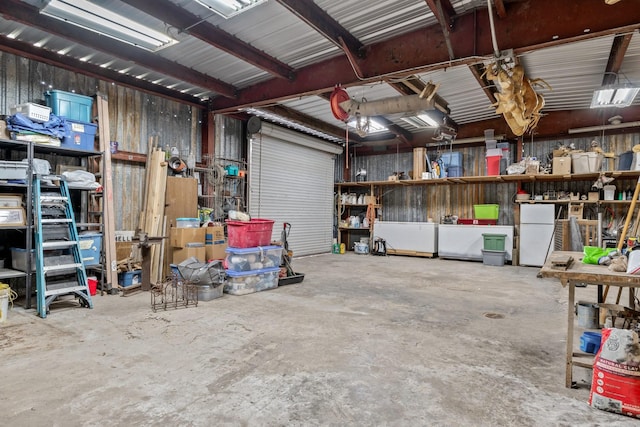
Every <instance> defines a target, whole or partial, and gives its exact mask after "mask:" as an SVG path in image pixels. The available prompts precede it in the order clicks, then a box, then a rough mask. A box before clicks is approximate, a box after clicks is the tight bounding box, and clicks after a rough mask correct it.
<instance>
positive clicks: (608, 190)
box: [603, 185, 616, 200]
mask: <svg viewBox="0 0 640 427" xmlns="http://www.w3.org/2000/svg"><path fill="white" fill-rule="evenodd" d="M603 189H604V199H605V200H614V199H615V196H616V186H615V185H605V186H604V187H603Z"/></svg>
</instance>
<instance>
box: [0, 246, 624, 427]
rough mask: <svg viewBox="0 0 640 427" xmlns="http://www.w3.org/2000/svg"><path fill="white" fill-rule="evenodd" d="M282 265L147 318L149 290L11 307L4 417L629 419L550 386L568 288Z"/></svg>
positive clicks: (361, 262)
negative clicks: (265, 286) (88, 302)
mask: <svg viewBox="0 0 640 427" xmlns="http://www.w3.org/2000/svg"><path fill="white" fill-rule="evenodd" d="M294 267H295V269H296V270H297V271H301V272H304V273H305V274H306V277H305V279H304V282H303V283H301V284H298V285H290V286H284V287H280V288H278V289H274V290H270V291H265V292H260V293H256V294H250V295H244V296H231V295H224V296H223V297H222V298H219V299H215V300H212V301H207V302H200V303H199V304H198V307H197V308H187V309H179V310H173V311H159V312H153V311H152V310H151V308H150V296H149V294H148V293H137V294H133V295H130V296H127V297H120V296H96V297H94V305H95V308H94V309H93V310H89V309H84V308H77V307H74V306H71V305H69V304H64V303H62V304H54V305H53V306H52V310H51V313H50V314H49V316H48V317H47V319H44V320H43V319H40V318H38V317H36V315H35V311H34V310H27V311H25V310H23V309H21V308H14V309H13V310H11V311H10V313H9V317H8V321H7V322H6V323H5V324H3V325H1V326H0V337H1V339H0V349H1V352H0V354H1V357H2V359H1V363H0V414H1V415H0V424H3V425H15V426H17V425H20V426H27V425H29V426H36V425H50V426H58V425H59V426H76V425H78V426H80V425H82V426H92V425H94V426H101V425H139V426H143V425H193V426H211V425H240V426H245V425H247V426H253V425H393V426H405V425H411V426H415V425H429V426H452V425H465V426H598V425H607V426H625V425H637V421H634V420H632V419H630V418H627V417H624V416H621V415H616V414H609V413H606V412H603V411H599V410H596V409H592V408H590V407H589V406H588V405H587V400H588V388H586V387H584V388H580V389H566V388H565V387H564V372H565V370H564V369H565V365H564V355H565V335H566V332H565V326H566V323H565V322H566V311H567V296H566V290H564V289H563V288H562V287H561V286H560V284H559V283H558V282H556V281H554V280H551V279H538V278H536V273H537V269H536V268H527V267H512V266H504V267H493V266H484V265H482V263H478V262H464V261H452V260H442V259H427V258H412V257H400V256H389V257H375V256H367V255H356V254H353V253H349V254H345V255H329V254H328V255H321V256H315V257H306V258H300V259H295V260H294ZM581 293H582V294H581ZM589 298H591V299H593V300H595V288H587V289H581V290H579V299H589ZM581 371H582V372H581ZM575 377H576V378H577V379H578V381H579V383H580V384H583V385H584V384H588V383H589V382H590V372H589V371H587V370H585V369H580V368H577V369H576V375H575Z"/></svg>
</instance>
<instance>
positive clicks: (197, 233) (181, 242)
mask: <svg viewBox="0 0 640 427" xmlns="http://www.w3.org/2000/svg"><path fill="white" fill-rule="evenodd" d="M187 219H192V220H195V222H194V221H186V220H187ZM181 220H182V221H181ZM177 223H178V226H177V227H171V232H170V235H169V244H170V245H171V247H172V248H173V258H172V260H173V264H180V263H181V262H182V261H184V260H185V259H187V258H191V257H195V258H196V259H197V260H198V261H201V262H206V261H211V260H215V259H224V257H225V249H226V248H227V244H226V241H225V238H224V227H223V226H222V225H216V226H209V227H199V220H198V219H197V218H178V221H177ZM193 224H196V226H192V225H193ZM189 225H191V226H189Z"/></svg>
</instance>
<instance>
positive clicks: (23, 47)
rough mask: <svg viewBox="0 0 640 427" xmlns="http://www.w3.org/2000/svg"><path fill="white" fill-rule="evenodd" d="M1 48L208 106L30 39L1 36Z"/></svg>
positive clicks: (189, 96) (193, 103)
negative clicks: (43, 47) (44, 47)
mask: <svg viewBox="0 0 640 427" xmlns="http://www.w3.org/2000/svg"><path fill="white" fill-rule="evenodd" d="M0 50H2V51H4V52H8V53H11V54H14V55H16V56H21V57H25V58H29V59H33V60H35V61H39V62H43V63H45V64H49V65H53V66H55V67H59V68H62V69H65V70H69V71H71V72H74V73H82V74H84V75H88V76H90V77H94V78H97V79H101V80H104V81H107V82H116V83H118V84H120V85H122V86H125V87H129V88H132V89H137V90H140V91H142V92H146V93H149V94H151V95H156V96H161V97H163V98H168V99H172V100H178V101H180V102H183V103H185V104H189V105H191V106H194V107H197V108H202V109H206V108H207V102H206V101H203V100H201V99H200V98H198V97H196V96H193V95H189V94H186V93H182V92H180V91H177V90H172V89H169V88H166V87H164V86H160V85H156V84H153V83H151V82H147V81H145V80H141V79H138V78H136V77H133V76H128V75H126V74H122V73H119V72H117V71H113V70H109V69H107V68H102V67H100V66H98V65H95V64H91V63H88V62H83V61H80V60H78V59H75V58H71V57H68V56H64V55H60V54H58V53H57V52H52V51H50V50H46V49H42V48H37V47H35V46H33V45H32V44H31V43H26V42H22V41H19V40H15V39H10V38H7V37H4V36H0Z"/></svg>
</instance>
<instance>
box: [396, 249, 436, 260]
mask: <svg viewBox="0 0 640 427" xmlns="http://www.w3.org/2000/svg"><path fill="white" fill-rule="evenodd" d="M387 254H389V255H405V256H417V257H426V258H433V257H435V254H434V253H431V252H418V251H409V250H406V249H387Z"/></svg>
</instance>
